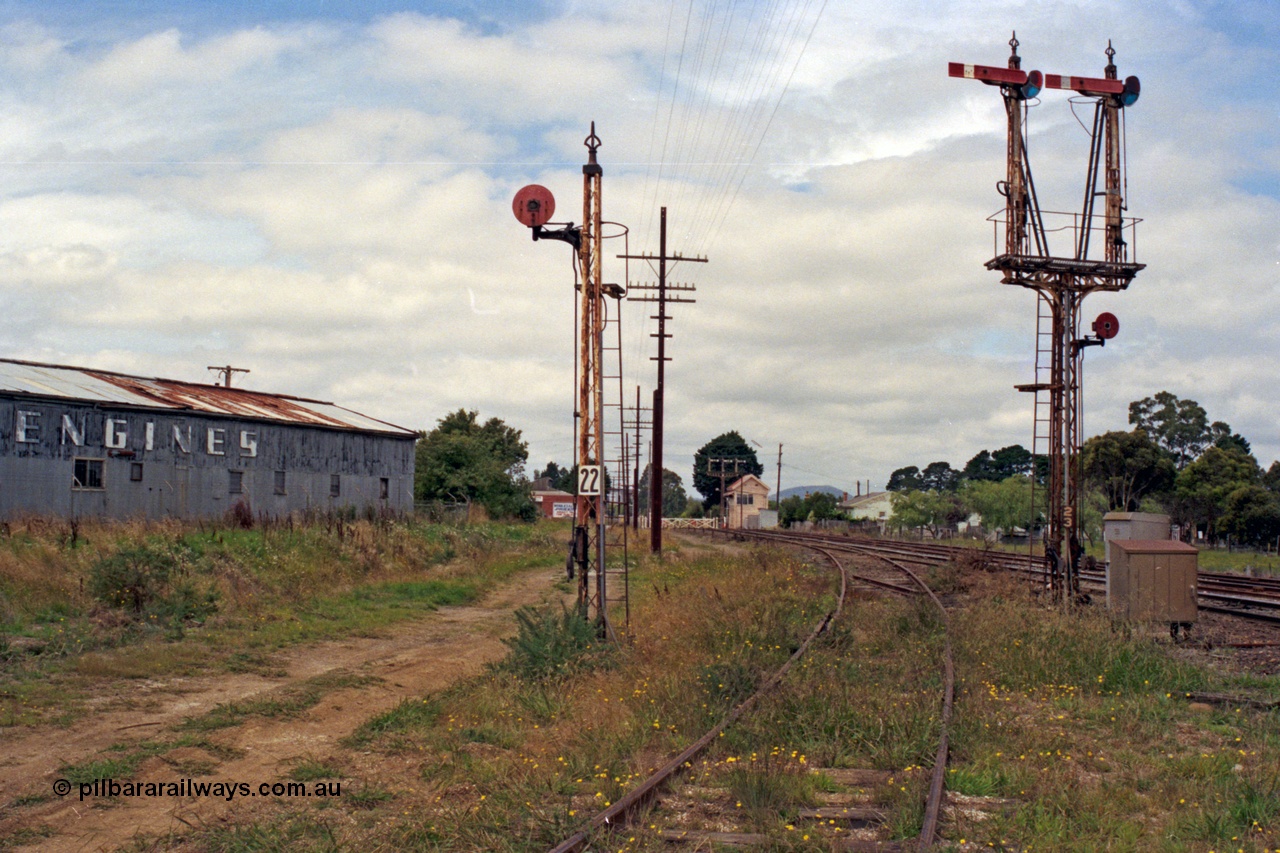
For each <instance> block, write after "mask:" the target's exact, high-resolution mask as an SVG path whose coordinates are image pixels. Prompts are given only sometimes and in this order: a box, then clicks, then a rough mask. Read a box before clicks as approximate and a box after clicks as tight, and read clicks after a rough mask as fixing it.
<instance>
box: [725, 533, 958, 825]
mask: <svg viewBox="0 0 1280 853" xmlns="http://www.w3.org/2000/svg"><path fill="white" fill-rule="evenodd" d="M738 532H739V533H741V531H738ZM760 533H761V531H751V534H752V538H756V539H763V540H766V541H782V542H785V543H787V544H793V545H798V546H800V547H804V548H811V549H813V550H815V551H819V552H822V553H825V552H826V550H827V549H828V548H837V549H839V550H847V551H852V552H854V553H860V554H863V555H865V556H869V557H874V558H875V559H878V560H884V561H885V562H886V563H888V564H889V565H891V566H893V567H894V568H895V569H897V570H898V571H900V572H902V573H903V574H905V575H906V576H907V577H909V578H911V580H912V581H913V582H914V583H915V584H916V586H918V587H919V588H920V590H921V591H922V592H923V593H924V594H925V595H927V596H928V597H929V599H930V600H931V601H932V602H933V604H934V606H935V607H936V608H937V609H938V613H939V615H940V617H941V619H942V627H943V697H942V715H941V724H940V728H941V730H942V731H941V733H940V734H939V737H938V751H937V753H935V755H934V759H933V772H932V774H931V775H930V777H929V793H928V796H926V797H925V810H924V821H923V822H922V824H921V827H920V845H919V848H918V849H919V850H931V849H932V848H933V845H934V841H935V840H936V839H937V835H938V821H939V818H940V816H941V813H942V800H943V791H944V786H945V782H946V775H947V757H948V754H949V753H950V730H951V716H952V712H953V710H954V707H955V691H956V669H955V657H954V655H953V654H952V649H951V620H950V617H949V616H948V614H947V608H946V607H944V606H943V604H942V600H941V599H940V598H938V596H937V593H935V592H934V591H933V590H932V589H930V588H929V585H928V584H927V583H925V582H924V581H923V580H921V579H920V576H919V575H917V574H916V573H915V572H914V571H912V570H911V569H909V568H907V566H905V565H903V563H902V562H899V561H898V560H896V559H894V558H892V557H886V556H885V555H884V554H881V553H879V551H881V550H885V549H883V548H877V547H875V546H870V547H866V546H863V545H862V544H861V543H858V542H852V541H845V542H839V541H836V542H832V541H830V540H829V539H827V538H826V537H820V538H821V539H822V545H821V546H819V545H816V544H814V543H813V542H812V541H806V538H807V536H806V534H798V535H796V534H781V535H779V534H766V535H763V536H761V535H759V534H760ZM784 537H785V538H784ZM828 556H830V555H828ZM831 559H834V558H831ZM936 564H937V563H936V561H934V562H933V563H931V565H936ZM846 574H847V572H846ZM898 589H901V587H898Z"/></svg>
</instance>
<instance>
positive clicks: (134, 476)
mask: <svg viewBox="0 0 1280 853" xmlns="http://www.w3.org/2000/svg"><path fill="white" fill-rule="evenodd" d="M129 479H130V480H132V481H133V482H135V483H141V482H142V463H141V462H130V463H129Z"/></svg>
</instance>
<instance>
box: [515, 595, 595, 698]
mask: <svg viewBox="0 0 1280 853" xmlns="http://www.w3.org/2000/svg"><path fill="white" fill-rule="evenodd" d="M516 622H517V623H518V628H517V632H516V635H515V636H514V637H511V638H510V639H507V640H503V642H504V643H505V644H506V645H507V648H509V649H510V650H511V651H510V652H509V653H508V654H507V657H506V659H505V660H503V661H502V663H500V664H499V665H498V668H500V669H505V670H507V671H508V672H512V673H515V675H516V676H517V677H518V678H520V679H522V680H525V681H546V680H548V679H551V678H555V677H557V676H561V675H570V674H572V673H575V672H582V671H584V670H588V669H591V668H593V667H595V666H597V665H599V664H600V663H602V662H603V661H604V659H605V654H606V653H607V652H608V646H607V645H606V644H605V643H603V642H602V641H601V640H600V638H599V633H598V629H597V627H596V625H595V623H593V622H591V621H590V620H588V619H585V618H583V616H582V614H581V613H579V612H578V611H577V610H575V609H571V608H569V607H566V606H564V605H561V606H560V612H559V613H557V612H556V611H555V610H554V609H551V608H547V609H543V610H537V609H535V608H533V607H521V608H520V609H519V610H517V611H516Z"/></svg>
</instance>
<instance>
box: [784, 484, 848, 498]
mask: <svg viewBox="0 0 1280 853" xmlns="http://www.w3.org/2000/svg"><path fill="white" fill-rule="evenodd" d="M814 492H826V493H827V494H829V495H835V496H836V497H837V498H838V497H842V496H843V495H844V493H845V490H844V489H837V488H836V487H835V486H793V487H792V488H790V489H783V490H782V499H783V500H784V501H785V500H786V499H787V498H802V497H804V496H805V495H811V494H813V493H814Z"/></svg>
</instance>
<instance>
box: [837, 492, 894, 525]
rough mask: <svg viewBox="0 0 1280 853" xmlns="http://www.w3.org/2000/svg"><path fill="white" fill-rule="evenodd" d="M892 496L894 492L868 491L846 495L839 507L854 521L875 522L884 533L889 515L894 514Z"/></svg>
mask: <svg viewBox="0 0 1280 853" xmlns="http://www.w3.org/2000/svg"><path fill="white" fill-rule="evenodd" d="M892 498H893V492H867V493H866V494H865V495H854V496H853V497H849V496H848V495H845V499H844V500H842V501H840V503H839V504H837V507H838V508H839V509H840V511H841V512H844V513H847V514H848V516H849V517H850V518H851V519H853V520H854V521H866V522H873V523H875V524H876V525H877V526H878V527H879V528H880V531H881V532H882V533H883V532H884V529H885V525H886V524H888V522H889V517H890V516H892V515H893V500H892Z"/></svg>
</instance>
